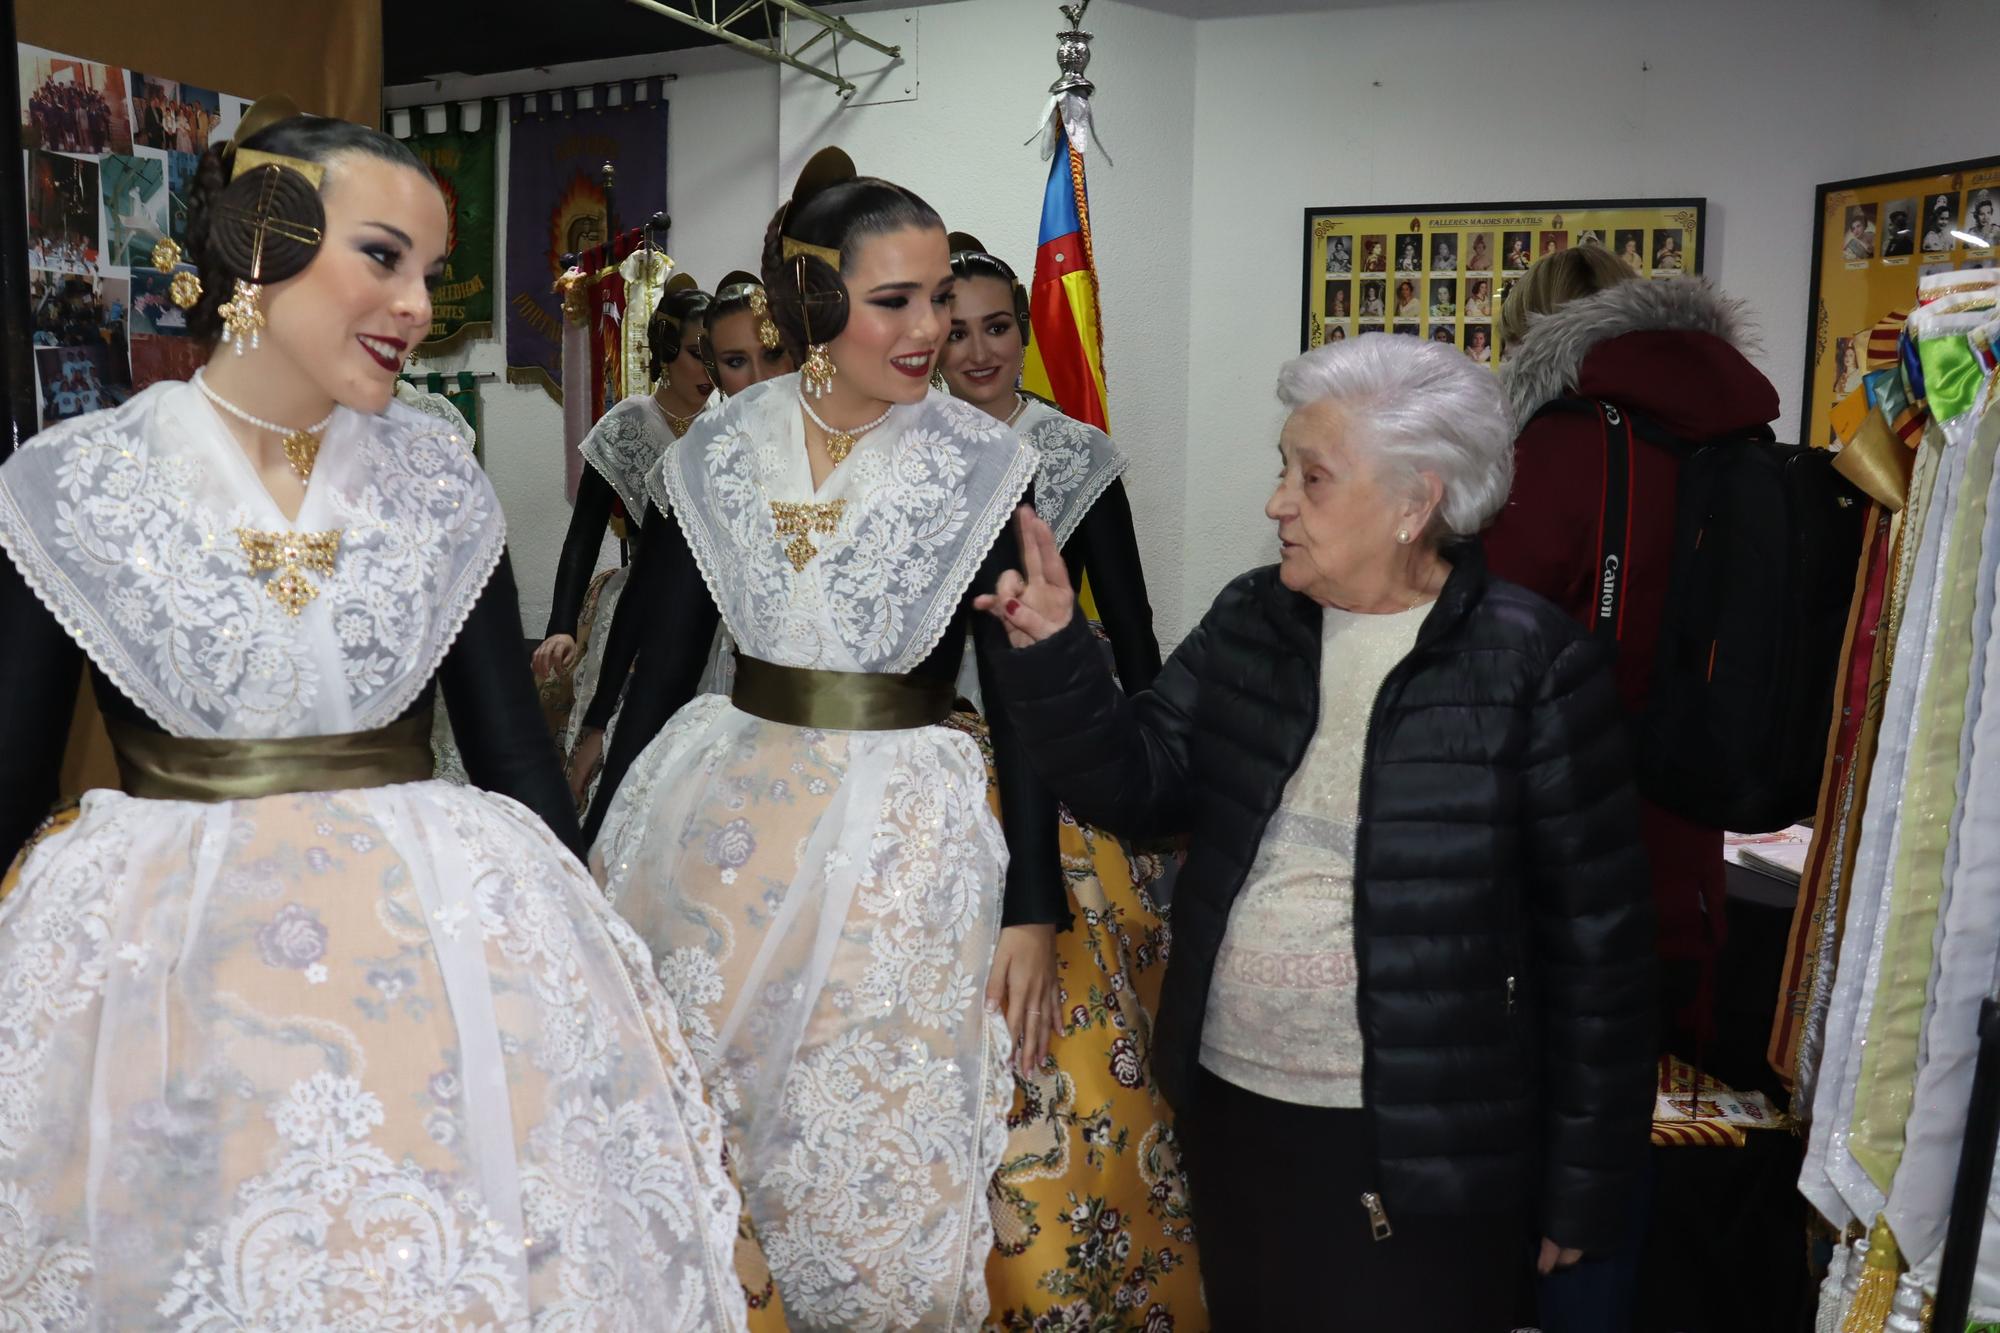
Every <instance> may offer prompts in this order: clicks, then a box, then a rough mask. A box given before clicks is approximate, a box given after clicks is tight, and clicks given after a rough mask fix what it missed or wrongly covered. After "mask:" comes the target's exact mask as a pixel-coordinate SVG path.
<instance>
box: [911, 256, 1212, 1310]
mask: <svg viewBox="0 0 2000 1333" xmlns="http://www.w3.org/2000/svg"><path fill="white" fill-rule="evenodd" d="M952 248H953V255H952V268H953V270H954V271H955V272H956V273H957V274H958V288H957V293H956V301H955V305H954V308H953V311H952V319H951V334H950V337H949V339H948V340H947V341H946V344H945V349H944V366H943V369H944V378H945V381H946V383H947V384H948V385H949V387H950V389H951V392H952V394H953V395H954V396H955V397H957V398H959V399H962V400H963V401H965V402H969V403H971V404H972V405H974V406H975V407H977V408H979V409H980V410H981V411H983V412H985V413H986V414H987V415H988V416H991V417H993V418H994V419H995V420H997V421H1002V422H1005V423H1006V424H1008V425H1011V426H1013V427H1014V428H1015V429H1016V430H1018V431H1019V432H1020V433H1021V436H1022V438H1023V439H1025V440H1026V441H1027V442H1028V443H1029V444H1031V445H1033V446H1034V447H1035V448H1036V449H1037V450H1038V451H1039V452H1040V454H1041V463H1040V465H1039V467H1038V469H1037V471H1036V476H1035V507H1036V511H1037V512H1038V513H1040V514H1041V515H1042V517H1043V519H1044V520H1045V521H1046V522H1047V523H1048V524H1049V526H1050V528H1051V529H1052V530H1053V531H1054V532H1055V534H1056V540H1057V542H1058V544H1059V545H1060V546H1061V548H1062V549H1063V551H1064V553H1065V554H1066V556H1067V558H1068V559H1069V561H1070V564H1071V567H1072V568H1075V569H1079V570H1081V571H1082V574H1081V577H1083V578H1085V579H1087V581H1088V583H1089V586H1090V593H1091V598H1092V601H1093V603H1094V606H1095V608H1096V611H1097V615H1098V618H1099V619H1100V621H1101V623H1102V626H1103V630H1104V633H1105V637H1106V638H1107V639H1108V641H1109V644H1110V647H1111V655H1112V658H1113V660H1114V661H1115V662H1116V663H1117V670H1118V676H1119V681H1120V683H1121V684H1122V685H1123V686H1124V688H1125V689H1126V690H1127V691H1129V692H1132V693H1137V692H1138V691H1140V690H1143V689H1145V688H1146V687H1147V686H1149V685H1151V684H1152V681H1153V677H1154V676H1155V675H1156V674H1158V672H1159V669H1160V649H1159V643H1158V641H1157V640H1156V639H1155V638H1154V636H1153V613H1152V607H1151V605H1150V604H1149V602H1148V599H1147V596H1146V581H1145V573H1144V570H1143V568H1142V566H1141V564H1140V560H1139V545H1138V538H1137V535H1136V533H1135V531H1134V523H1133V519H1132V508H1131V505H1130V503H1129V502H1128V500H1127V498H1126V495H1125V485H1124V482H1123V480H1122V477H1123V474H1124V472H1125V470H1126V466H1127V461H1128V460H1127V459H1126V458H1125V456H1124V455H1122V454H1121V453H1119V452H1118V450H1117V449H1116V448H1115V447H1113V445H1112V443H1111V440H1110V438H1109V437H1108V436H1106V435H1105V434H1104V432H1103V431H1101V430H1098V429H1097V428H1095V427H1094V426H1090V425H1087V424H1085V423H1083V422H1080V421H1077V420H1075V419H1074V418H1071V417H1068V416H1065V415H1064V414H1063V413H1062V412H1060V411H1058V410H1057V409H1055V408H1053V407H1051V406H1049V405H1048V404H1047V403H1045V402H1043V401H1041V400H1040V399H1037V398H1033V397H1030V396H1028V395H1026V394H1023V393H1021V392H1020V391H1019V388H1018V385H1019V381H1020V376H1021V367H1022V363H1023V360H1024V358H1025V356H1026V352H1027V347H1028V342H1029V339H1030V337H1031V331H1030V328H1029V322H1028V294H1027V291H1026V289H1025V288H1023V287H1022V286H1021V284H1020V282H1019V280H1018V279H1017V278H1016V277H1015V274H1014V270H1013V269H1012V268H1011V267H1010V266H1009V265H1008V264H1007V263H1006V262H1005V261H1004V260H1001V259H998V258H996V257H995V256H993V255H992V254H991V253H989V252H988V251H987V250H986V247H985V246H983V245H981V244H980V243H979V242H978V241H977V240H976V239H975V238H973V237H971V236H967V235H964V234H963V233H954V234H953V236H952ZM976 687H977V682H976V681H967V680H962V681H961V690H962V691H963V692H965V693H966V694H967V696H968V697H974V692H975V691H976ZM989 711H990V710H989ZM1061 840H1062V841H1061V847H1062V859H1063V869H1064V876H1065V878H1066V880H1067V881H1068V888H1069V900H1068V903H1067V907H1068V909H1069V911H1070V913H1071V928H1070V929H1069V930H1067V931H1064V932H1062V933H1061V934H1060V935H1058V936H1057V944H1056V953H1057V968H1058V975H1059V977H1060V980H1059V983H1058V984H1059V986H1060V990H1059V992H1058V999H1057V1006H1056V1007H1057V1009H1058V1011H1059V1013H1060V1018H1059V1020H1058V1024H1059V1026H1058V1027H1057V1030H1056V1032H1055V1034H1054V1036H1053V1037H1052V1038H1050V1039H1049V1042H1048V1055H1047V1058H1046V1059H1042V1058H1039V1051H1038V1050H1037V1049H1032V1048H1031V1049H1030V1050H1029V1051H1028V1052H1027V1054H1028V1055H1029V1057H1030V1059H1029V1060H1028V1061H1027V1062H1026V1067H1025V1069H1023V1068H1020V1067H1018V1066H1017V1070H1016V1076H1015V1084H1016V1086H1015V1098H1014V1110H1013V1113H1012V1115H1011V1116H1010V1117H1009V1120H1008V1126H1009V1129H1010V1130H1011V1131H1012V1132H1011V1134H1010V1137H1009V1140H1008V1151H1007V1156H1006V1160H1005V1162H1004V1164H1003V1165H1002V1166H1001V1169H1000V1171H999V1173H998V1174H997V1175H996V1176H995V1178H994V1182H993V1187H992V1192H991V1197H992V1204H993V1212H994V1222H995V1226H996V1229H997V1231H998V1235H997V1243H996V1245H995V1247H994V1252H993V1257H992V1258H991V1259H990V1260H989V1261H988V1263H987V1266H986V1274H987V1281H988V1284H989V1286H990V1287H991V1290H992V1300H993V1310H994V1313H993V1315H992V1316H991V1319H992V1321H993V1322H994V1323H995V1324H997V1325H999V1326H1000V1327H1003V1328H1007V1329H1031V1328H1035V1327H1046V1326H1047V1322H1048V1321H1051V1320H1053V1319H1057V1318H1070V1319H1073V1320H1082V1319H1087V1320H1089V1321H1090V1322H1089V1325H1088V1326H1089V1327H1091V1328H1094V1329H1098V1330H1102V1333H1125V1331H1126V1330H1130V1333H1141V1330H1144V1329H1146V1328H1147V1327H1149V1325H1150V1326H1155V1327H1157V1326H1158V1322H1159V1320H1160V1318H1161V1316H1162V1315H1163V1314H1170V1315H1172V1316H1173V1318H1174V1319H1175V1320H1176V1321H1177V1325H1178V1326H1179V1327H1184V1328H1195V1327H1200V1326H1201V1325H1202V1324H1203V1322H1204V1321H1205V1315H1204V1313H1203V1311H1202V1305H1201V1283H1200V1277H1199V1272H1198V1269H1197V1266H1196V1264H1195V1247H1194V1231H1193V1227H1192V1225H1191V1223H1190V1221H1189V1216H1188V1208H1187V1191H1186V1185H1185V1181H1184V1179H1183V1176H1182V1172H1181V1167H1180V1147H1179V1143H1178V1141H1177V1140H1176V1138H1175V1136H1174V1131H1173V1128H1172V1115H1171V1113H1170V1112H1169V1110H1168V1109H1167V1106H1166V1103H1165V1102H1164V1101H1162V1100H1161V1099H1160V1097H1159V1095H1158V1093H1157V1092H1156V1091H1155V1090H1154V1088H1153V1084H1152V1074H1151V1069H1152V1061H1151V1056H1150V1049H1151V1040H1152V1010H1153V1005H1154V1003H1155V1002H1156V1001H1157V1000H1158V998H1159V986H1160V978H1161V975H1162V973H1163V972H1164V970H1165V967H1166V952H1167V938H1168V935H1167V928H1166V921H1165V919H1164V916H1163V913H1162V911H1161V908H1160V906H1159V904H1158V903H1157V902H1156V901H1155V900H1154V898H1153V896H1152V895H1153V892H1154V891H1155V890H1156V889H1158V888H1160V887H1161V884H1160V875H1161V872H1162V869H1163V863H1162V861H1161V858H1160V857H1159V856H1157V855H1153V854H1146V853H1131V852H1128V851H1127V849H1126V848H1125V847H1124V846H1123V845H1122V844H1121V843H1120V842H1119V841H1118V839H1116V838H1114V837H1112V836H1111V835H1110V834H1107V833H1102V832H1100V831H1098V830H1096V829H1091V828H1087V827H1084V826H1082V825H1079V824H1078V823H1077V822H1076V821H1075V820H1073V819H1071V818H1070V817H1069V816H1068V815H1067V814H1066V813H1065V814H1064V815H1063V816H1062V823H1061ZM1040 1036H1041V1034H1034V1035H1033V1036H1031V1038H1030V1040H1031V1043H1033V1042H1036V1041H1038V1040H1039V1038H1040ZM1093 1240H1094V1241H1096V1242H1098V1243H1100V1244H1102V1245H1103V1246H1105V1247H1108V1248H1110V1249H1113V1250H1123V1251H1126V1254H1125V1257H1124V1258H1123V1259H1121V1260H1120V1261H1119V1262H1117V1263H1093V1262H1090V1261H1089V1259H1088V1258H1087V1257H1085V1256H1084V1255H1083V1253H1082V1251H1081V1250H1080V1248H1079V1245H1080V1243H1083V1242H1092V1241H1093ZM1141 1291H1143V1293H1144V1298H1143V1299H1139V1297H1138V1293H1140V1292H1141Z"/></svg>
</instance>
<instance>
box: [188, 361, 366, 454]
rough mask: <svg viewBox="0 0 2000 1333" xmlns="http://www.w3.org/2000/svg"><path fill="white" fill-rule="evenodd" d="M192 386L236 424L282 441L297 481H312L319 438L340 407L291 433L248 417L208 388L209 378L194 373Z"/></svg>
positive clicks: (288, 428) (335, 405)
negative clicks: (248, 426)
mask: <svg viewBox="0 0 2000 1333" xmlns="http://www.w3.org/2000/svg"><path fill="white" fill-rule="evenodd" d="M194 386H195V388H197V389H200V390H201V392H202V396H203V397H205V398H207V399H208V401H209V402H211V403H214V404H215V405H216V406H217V407H219V408H221V409H222V410H223V411H225V412H227V413H228V414H229V415H230V416H232V417H235V418H236V419H237V420H238V421H241V422H244V423H245V424H247V425H251V426H255V427H256V428H257V429H258V430H263V431H269V432H270V433H271V434H273V435H276V436H277V437H278V438H280V439H282V440H283V441H284V442H285V461H286V462H287V463H290V464H291V465H292V471H294V472H296V473H298V474H299V480H300V481H311V480H312V474H313V464H314V463H317V462H318V461H319V437H320V436H321V435H324V434H325V433H326V428H327V427H328V426H331V425H332V424H333V418H334V416H335V414H336V413H338V412H339V411H340V404H338V403H335V404H334V407H333V411H332V412H328V413H327V414H326V415H325V416H323V417H321V418H320V419H319V421H318V422H316V423H315V424H313V425H310V426H307V427H306V428H305V429H304V430H293V429H292V428H291V427H290V426H280V425H278V424H277V423H276V422H275V421H266V420H264V419H263V418H262V417H253V416H251V415H250V414H249V413H248V412H245V411H244V410H243V409H242V408H240V407H238V406H237V405H236V404H234V403H232V402H230V401H229V400H228V399H227V398H224V397H223V396H222V395H221V394H219V393H217V392H216V391H215V390H214V389H211V388H209V387H208V376H206V375H204V374H200V373H197V374H196V375H195V377H194Z"/></svg>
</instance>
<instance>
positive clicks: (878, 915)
mask: <svg viewBox="0 0 2000 1333" xmlns="http://www.w3.org/2000/svg"><path fill="white" fill-rule="evenodd" d="M1006 864H1007V851H1006V845H1005V843H1004V842H1003V841H1002V839H1001V834H1000V827H999V823H998V821H997V820H996V819H995V818H994V816H993V813H992V811H991V810H990V809H989V808H988V806H987V801H986V772H985V765H984V762H983V761H982V759H981V758H980V754H979V750H978V747H977V745H976V744H974V742H973V741H972V739H971V738H970V737H968V736H965V735H963V734H961V733H958V732H954V731H949V730H947V729H945V728H942V727H922V728H916V729H912V730H906V731H890V732H841V731H814V730H809V729H802V728H798V727H792V726H786V725H782V724H779V723H774V722H767V721H763V720H761V719H759V718H755V717H752V716H750V715H749V714H747V713H744V712H741V711H739V710H738V709H736V708H735V707H733V706H732V705H731V704H730V702H729V701H728V700H727V699H725V698H723V697H721V696H719V695H703V696H701V697H699V698H697V699H695V700H694V701H693V702H691V703H689V704H688V705H687V706H686V707H685V708H683V709H682V710H681V711H680V712H679V713H677V714H676V715H675V716H674V718H673V719H672V721H670V722H669V723H668V724H667V726H666V727H664V728H663V729H662V730H661V733H660V735H659V736H658V737H656V738H655V739H654V741H653V743H652V744H651V745H650V746H649V747H648V748H647V749H646V750H645V751H644V752H643V753H642V754H641V755H640V757H639V758H638V759H637V760H636V761H635V762H634V764H633V767H632V770H631V772H630V773H629V774H628V776H627V777H626V779H625V782H624V784H623V785H622V786H621V787H620V789H619V791H618V793H617V795H616V797H615V798H614V799H613V802H612V805H611V807H610V810H609V811H608V812H607V816H606V820H605V824H604V830H603V833H602V835H601V836H600V838H599V840H598V843H597V846H596V847H595V848H594V849H593V851H592V867H593V869H594V870H595V871H596V873H597V874H598V876H599V878H600V879H601V880H602V881H603V882H604V884H605V887H606V890H607V892H608V893H609V895H610V898H611V901H612V903H613V904H614V905H615V906H616V907H617V908H618V910H619V911H620V912H621V913H622V914H623V915H624V916H625V918H626V919H627V920H628V921H630V922H631V923H632V924H633V926H635V927H636V928H637V929H638V931H639V933H640V935H641V936H642V937H643V938H644V939H645V940H646V942H647V943H648V944H649V945H650V946H651V947H652V949H653V951H654V956H655V958H656V959H657V963H658V967H659V973H660V979H661V980H662V981H663V982H665V983H666V988H667V990H668V992H669V993H670V994H671V995H672V997H673V999H674V1002H675V1005H676V1007H677V1010H678V1012H679V1014H680V1019H681V1022H682V1024H683V1025H685V1027H686V1030H687V1035H688V1041H689V1045H690V1046H691V1047H692V1048H693V1049H694V1052H695V1055H696V1058H697V1059H698V1060H699V1061H700V1062H701V1067H702V1073H703V1077H704V1078H705V1079H706V1080H707V1081H708V1084H709V1088H710V1092H711V1095H712V1096H713V1098H714V1100H715V1102H716V1105H717V1107H718V1109H720V1110H721V1111H722V1112H723V1114H724V1117H725V1118H726V1120H727V1121H728V1125H729V1132H730V1136H731V1139H732V1141H733V1144H734V1146H735V1147H736V1148H737V1149H738V1151H739V1154H740V1155H739V1156H738V1158H737V1165H738V1170H739V1172H740V1178H741V1180H742V1183H743V1189H744V1194H745V1198H746V1202H747V1204H748V1206H749V1210H750V1214H751V1217H752V1219H753V1220H754V1221H755V1222H756V1224H757V1228H758V1231H759V1232H760V1234H761V1237H762V1239H763V1242H764V1252H765V1254H766V1256H767V1257H768V1258H769V1260H770V1264H771V1271H772V1272H773V1274H774V1275H775V1276H776V1278H777V1281H778V1288H779V1291H780V1293H781V1294H782V1295H783V1297H784V1302H785V1312H786V1316H787V1317H788V1318H789V1319H790V1321H791V1323H792V1326H793V1327H794V1328H813V1329H854V1330H870V1329H902V1328H937V1329H971V1328H976V1327H978V1325H979V1323H980V1321H981V1319H982V1318H983V1317H984V1316H985V1313H986V1308H987V1298H986V1285H985V1277H984V1270H985V1265H986V1256H987V1251H988V1250H989V1249H990V1247H991V1245H992V1238H993V1225H992V1220H991V1217H990V1215H989V1213H988V1210H987V1203H986V1189H987V1182H988V1180H989V1179H990V1178H991V1177H992V1175H993V1172H994V1171H995V1169H996V1168H997V1167H998V1165H999V1162H1000V1159H1001V1157H1002V1155H1003V1154H1004V1152H1005V1149H1006V1107H1007V1100H1008V1098H1009V1096H1010V1095H1011V1091H1012V1089H1011V1085H1010V1084H1009V1082H1008V1079H1007V1074H1006V1058H1007V1050H1008V1039H1007V1031H1006V1027H1005V1025H1004V1024H1003V1023H1002V1022H1001V1020H1000V1019H999V1018H998V1017H997V1016H993V1015H988V1014H987V1013H986V1012H985V1008H984V999H983V997H984V991H985V986H986V980H987V976H988V973H989V972H990V970H991V967H992V960H993V950H994V946H995V943H996V941H997V938H998V931H999V925H1000V906H1001V888H1002V882H1003V875H1004V872H1005V870H1006Z"/></svg>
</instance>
